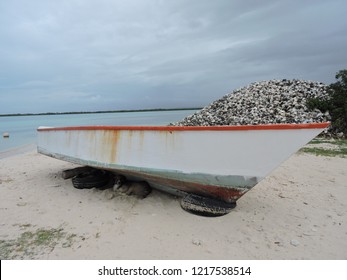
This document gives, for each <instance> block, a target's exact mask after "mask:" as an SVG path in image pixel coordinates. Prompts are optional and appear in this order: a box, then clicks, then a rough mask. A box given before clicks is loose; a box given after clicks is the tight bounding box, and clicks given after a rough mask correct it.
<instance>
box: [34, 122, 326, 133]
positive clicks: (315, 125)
mask: <svg viewBox="0 0 347 280" xmlns="http://www.w3.org/2000/svg"><path fill="white" fill-rule="evenodd" d="M329 125H330V122H323V123H300V124H257V125H232V126H95V125H94V126H66V127H39V128H38V129H37V131H39V132H41V131H42V132H44V131H59V130H60V131H61V130H133V131H135V130H140V131H143V130H150V131H239V130H241V131H245V130H288V129H319V128H326V127H328V126H329Z"/></svg>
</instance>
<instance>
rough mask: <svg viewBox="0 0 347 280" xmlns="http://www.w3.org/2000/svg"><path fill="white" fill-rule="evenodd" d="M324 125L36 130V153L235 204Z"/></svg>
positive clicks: (167, 188) (165, 188) (102, 127)
mask: <svg viewBox="0 0 347 280" xmlns="http://www.w3.org/2000/svg"><path fill="white" fill-rule="evenodd" d="M328 125H329V123H322V124H300V125H296V124H293V125H256V126H221V127H173V126H167V127H109V126H108V127H105V126H100V127H98V126H89V127H63V128H39V129H38V152H40V153H42V154H45V155H48V156H52V157H54V158H58V159H62V160H66V161H70V162H74V163H78V164H82V165H89V166H93V167H97V168H103V169H108V170H112V171H113V172H115V173H119V174H123V175H125V176H130V177H133V178H135V179H138V180H146V181H147V182H148V183H149V184H150V185H152V186H153V187H156V188H159V189H164V190H166V191H172V190H175V191H179V192H180V191H181V192H184V193H186V192H188V193H195V194H199V195H202V196H208V197H214V198H217V199H221V200H224V201H226V202H235V201H236V200H237V199H238V198H240V197H241V196H242V195H243V194H244V193H246V192H247V191H249V190H250V189H251V188H252V187H254V186H255V185H256V184H257V183H258V182H260V181H261V180H262V179H263V178H264V177H265V176H266V175H267V174H269V173H270V172H271V171H272V170H273V169H274V168H276V167H277V166H278V165H280V164H281V163H282V162H283V161H284V160H286V159H287V158H288V157H289V156H290V155H292V154H293V153H295V152H296V151H297V150H299V149H300V148H301V147H302V146H303V145H305V144H306V143H307V142H309V141H310V140H311V139H312V138H314V137H315V136H316V135H318V134H319V133H320V132H321V131H322V130H323V129H324V128H325V127H327V126H328Z"/></svg>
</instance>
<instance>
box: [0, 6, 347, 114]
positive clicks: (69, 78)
mask: <svg viewBox="0 0 347 280" xmlns="http://www.w3.org/2000/svg"><path fill="white" fill-rule="evenodd" d="M346 8H347V4H346V2H345V1H342V0H332V1H323V0H317V1H309V0H304V1H289V0H282V1H277V0H276V1H275V0H268V1H256V0H248V1H236V0H235V1H232V0H218V1H209V0H199V1H183V0H171V1H170V0H165V1H164V0H152V1H139V0H129V1H113V0H102V1H81V0H63V1H43V0H33V1H19V0H14V1H2V2H1V3H0V37H1V41H0V100H1V103H2V104H4V105H3V106H1V108H0V113H9V112H23V111H25V112H27V111H32V112H42V111H46V110H47V111H48V110H49V111H65V110H69V111H75V110H76V111H78V110H104V109H105V110H110V109H126V108H142V107H146V108H151V107H177V106H178V107H179V106H182V107H184V106H194V104H196V106H203V105H205V104H207V103H209V102H211V101H212V100H214V99H216V98H219V97H220V96H222V95H224V94H226V93H228V92H230V91H232V90H233V89H235V88H237V87H240V86H244V85H246V84H248V83H250V82H253V81H257V80H264V79H273V78H302V79H313V80H319V81H323V82H327V83H329V82H332V81H333V79H334V75H335V72H336V71H338V70H340V69H343V68H346V61H347V57H346V52H345V49H347V39H346V36H345V34H346V32H347V20H346V18H345V16H344V11H345V10H346ZM14 100H20V102H15V101H14ZM21 102H23V104H21ZM40 104H41V105H40Z"/></svg>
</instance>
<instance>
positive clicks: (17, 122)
mask: <svg viewBox="0 0 347 280" xmlns="http://www.w3.org/2000/svg"><path fill="white" fill-rule="evenodd" d="M195 111H196V110H173V111H145V112H116V113H93V114H67V115H35V116H13V117H0V133H1V134H0V137H1V138H0V152H2V151H6V150H9V149H13V148H19V147H23V146H27V145H31V147H32V146H33V145H35V144H36V138H37V131H36V130H37V128H38V127H39V126H51V127H59V126H87V125H115V126H118V125H131V126H132V125H145V126H149V125H168V124H169V123H170V122H176V121H180V120H182V119H183V118H184V117H186V116H188V115H191V114H193V113H194V112H195ZM5 132H8V133H9V137H8V138H4V137H3V133H5Z"/></svg>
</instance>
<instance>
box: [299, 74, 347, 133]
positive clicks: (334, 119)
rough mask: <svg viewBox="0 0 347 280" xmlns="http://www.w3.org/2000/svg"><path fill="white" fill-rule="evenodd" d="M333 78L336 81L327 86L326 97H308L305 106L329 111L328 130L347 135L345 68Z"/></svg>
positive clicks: (346, 81) (346, 82)
mask: <svg viewBox="0 0 347 280" xmlns="http://www.w3.org/2000/svg"><path fill="white" fill-rule="evenodd" d="M335 78H336V79H337V82H335V83H333V84H330V85H329V86H328V89H327V90H328V97H327V98H310V99H308V100H307V103H306V105H307V107H308V108H309V109H310V110H313V109H319V110H320V111H322V112H326V111H329V114H330V116H331V128H330V132H331V133H332V134H333V135H338V134H341V133H343V135H344V137H346V136H347V69H345V70H340V71H339V72H338V73H337V74H336V76H335Z"/></svg>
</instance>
